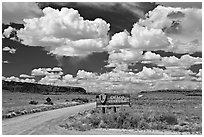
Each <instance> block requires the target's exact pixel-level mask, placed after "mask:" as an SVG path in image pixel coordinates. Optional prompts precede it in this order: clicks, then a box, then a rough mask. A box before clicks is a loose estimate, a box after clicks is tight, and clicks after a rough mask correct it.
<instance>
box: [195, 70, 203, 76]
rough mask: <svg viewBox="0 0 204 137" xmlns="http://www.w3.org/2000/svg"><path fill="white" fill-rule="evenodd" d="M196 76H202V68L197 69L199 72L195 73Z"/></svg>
mask: <svg viewBox="0 0 204 137" xmlns="http://www.w3.org/2000/svg"><path fill="white" fill-rule="evenodd" d="M196 76H197V77H200V78H202V69H199V72H198V73H197V74H196Z"/></svg>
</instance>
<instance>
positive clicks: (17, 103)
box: [2, 90, 95, 115]
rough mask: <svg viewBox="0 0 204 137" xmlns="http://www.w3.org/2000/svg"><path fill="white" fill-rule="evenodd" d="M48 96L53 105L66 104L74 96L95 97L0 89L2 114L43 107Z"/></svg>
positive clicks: (92, 97)
mask: <svg viewBox="0 0 204 137" xmlns="http://www.w3.org/2000/svg"><path fill="white" fill-rule="evenodd" d="M47 97H50V98H51V100H52V102H53V103H54V106H57V105H58V106H59V105H63V104H67V103H69V102H71V101H72V99H74V98H87V99H88V100H89V101H91V100H92V99H95V96H94V95H79V94H64V95H42V94H37V93H21V92H10V91H8V90H2V115H4V114H7V113H10V112H18V111H22V110H26V111H29V110H31V109H35V108H39V107H44V106H46V105H45V104H44V103H45V102H46V98H47ZM32 100H34V101H37V102H38V104H37V105H31V104H29V102H30V101H32Z"/></svg>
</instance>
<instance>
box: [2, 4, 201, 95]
mask: <svg viewBox="0 0 204 137" xmlns="http://www.w3.org/2000/svg"><path fill="white" fill-rule="evenodd" d="M8 7H9V8H8ZM201 45H202V3H199V2H188V3H184V2H182V3H178V2H177V3H175V2H174V3H172V2H169V3H165V2H159V3H150V2H126V3H122V2H120V3H119V2H109V3H104V2H88V3H87V2H83V3H82V2H38V3H37V2H35V3H34V2H29V3H27V2H23V3H22V2H21V3H18V2H9V3H7V2H3V3H2V79H3V80H6V81H18V82H19V81H20V82H30V83H39V84H48V85H58V86H80V87H83V88H85V89H86V90H87V92H111V93H113V92H123V93H134V92H139V91H141V90H159V89H161V90H162V89H201V88H202V47H201Z"/></svg>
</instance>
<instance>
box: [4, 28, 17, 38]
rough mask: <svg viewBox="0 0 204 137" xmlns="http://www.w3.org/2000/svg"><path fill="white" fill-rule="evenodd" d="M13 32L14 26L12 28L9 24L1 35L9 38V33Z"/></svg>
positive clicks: (14, 30)
mask: <svg viewBox="0 0 204 137" xmlns="http://www.w3.org/2000/svg"><path fill="white" fill-rule="evenodd" d="M13 32H16V29H15V28H12V27H11V26H9V27H8V28H7V29H5V30H4V32H3V36H4V37H6V38H9V37H10V35H11V34H12V33H13Z"/></svg>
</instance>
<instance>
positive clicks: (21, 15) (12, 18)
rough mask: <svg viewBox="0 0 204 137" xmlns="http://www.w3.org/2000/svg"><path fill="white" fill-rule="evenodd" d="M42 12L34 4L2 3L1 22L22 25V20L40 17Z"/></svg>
mask: <svg viewBox="0 0 204 137" xmlns="http://www.w3.org/2000/svg"><path fill="white" fill-rule="evenodd" d="M41 15H42V10H41V9H40V8H39V7H38V5H37V4H36V3H34V2H2V22H3V23H5V24H9V23H11V22H13V23H19V24H23V23H24V22H23V20H24V19H29V18H35V17H40V16H41Z"/></svg>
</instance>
